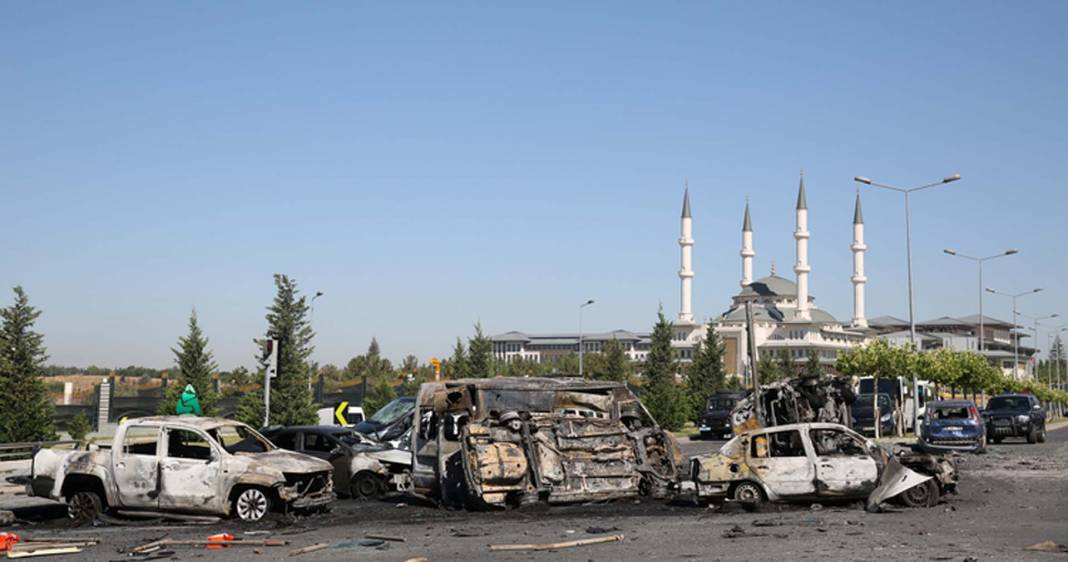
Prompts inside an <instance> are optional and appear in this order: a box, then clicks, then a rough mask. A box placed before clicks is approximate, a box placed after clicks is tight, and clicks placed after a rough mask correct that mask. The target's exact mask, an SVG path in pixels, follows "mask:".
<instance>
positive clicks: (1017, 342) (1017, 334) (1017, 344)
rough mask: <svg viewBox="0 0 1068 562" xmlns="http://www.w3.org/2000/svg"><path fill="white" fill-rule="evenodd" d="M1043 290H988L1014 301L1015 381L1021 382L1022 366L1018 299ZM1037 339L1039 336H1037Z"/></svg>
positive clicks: (1013, 344)
mask: <svg viewBox="0 0 1068 562" xmlns="http://www.w3.org/2000/svg"><path fill="white" fill-rule="evenodd" d="M1041 290H1042V289H1041V288H1039V289H1031V290H1030V291H1024V292H1022V293H1015V294H1012V293H1002V292H1001V291H995V290H994V289H991V288H990V287H987V288H986V292H988V293H993V294H995V295H1001V296H1003V297H1009V298H1010V299H1012V330H1013V335H1012V378H1013V379H1014V380H1020V375H1019V366H1020V332H1019V330H1018V329H1017V328H1018V325H1017V324H1016V317H1017V316H1019V315H1020V312H1019V311H1018V310H1017V309H1016V299H1017V298H1019V297H1022V296H1024V295H1030V294H1034V293H1037V292H1039V291H1041ZM1036 338H1037V336H1036Z"/></svg>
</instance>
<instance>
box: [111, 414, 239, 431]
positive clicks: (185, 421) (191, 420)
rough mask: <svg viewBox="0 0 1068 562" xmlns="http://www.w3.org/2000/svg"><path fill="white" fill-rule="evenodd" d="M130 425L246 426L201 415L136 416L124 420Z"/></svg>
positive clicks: (210, 427)
mask: <svg viewBox="0 0 1068 562" xmlns="http://www.w3.org/2000/svg"><path fill="white" fill-rule="evenodd" d="M124 423H126V424H128V425H140V424H148V425H159V424H173V425H184V426H187V427H192V428H195V429H201V430H204V431H207V430H209V429H215V428H217V427H223V426H245V424H243V423H241V422H239V421H234V420H229V419H226V418H204V417H199V416H149V417H147V418H136V419H132V420H128V421H126V422H124Z"/></svg>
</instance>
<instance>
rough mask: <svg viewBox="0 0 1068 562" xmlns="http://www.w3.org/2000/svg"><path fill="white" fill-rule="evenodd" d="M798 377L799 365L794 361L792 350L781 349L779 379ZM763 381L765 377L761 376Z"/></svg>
mask: <svg viewBox="0 0 1068 562" xmlns="http://www.w3.org/2000/svg"><path fill="white" fill-rule="evenodd" d="M795 377H797V365H796V364H795V363H794V358H793V355H792V351H791V350H789V349H783V350H780V351H779V379H780V380H788V379H792V378H795ZM760 380H761V382H763V381H764V378H763V377H761V379H760Z"/></svg>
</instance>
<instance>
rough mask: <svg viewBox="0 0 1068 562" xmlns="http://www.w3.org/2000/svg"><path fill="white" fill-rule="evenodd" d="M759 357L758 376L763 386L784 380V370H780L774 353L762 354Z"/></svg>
mask: <svg viewBox="0 0 1068 562" xmlns="http://www.w3.org/2000/svg"><path fill="white" fill-rule="evenodd" d="M759 357H760V358H759V359H757V376H758V377H759V378H760V384H761V385H765V384H768V383H771V382H775V381H777V380H779V379H781V378H783V377H782V369H780V368H779V363H778V362H776V361H775V359H774V358H773V355H772V352H770V351H769V352H767V353H760V354H759Z"/></svg>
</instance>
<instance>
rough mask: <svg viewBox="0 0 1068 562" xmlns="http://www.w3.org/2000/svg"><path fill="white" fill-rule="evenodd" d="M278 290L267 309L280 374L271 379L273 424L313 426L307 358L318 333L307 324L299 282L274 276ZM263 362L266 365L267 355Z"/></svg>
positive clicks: (306, 310)
mask: <svg viewBox="0 0 1068 562" xmlns="http://www.w3.org/2000/svg"><path fill="white" fill-rule="evenodd" d="M274 284H275V287H276V288H277V290H278V292H277V294H276V295H275V297H274V302H273V303H272V304H271V306H270V307H268V309H267V337H268V338H269V339H274V340H277V341H278V376H276V377H275V378H274V379H273V380H272V381H271V412H270V418H271V419H270V422H271V424H280V425H311V424H314V423H315V421H316V415H315V404H314V403H312V396H311V391H310V389H309V388H308V380H309V376H310V375H311V366H310V365H309V364H308V358H309V357H310V356H311V353H312V351H313V350H314V348H313V347H312V345H311V341H312V338H313V337H314V336H315V333H314V332H312V329H311V326H310V325H309V324H308V320H307V316H308V303H307V299H306V298H305V297H302V296H299V290H298V289H297V283H296V281H293V280H292V279H290V278H289V277H288V276H286V275H278V274H276V275H275V276H274ZM260 364H261V365H262V366H263V367H264V368H266V367H267V358H266V357H261V358H260Z"/></svg>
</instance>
